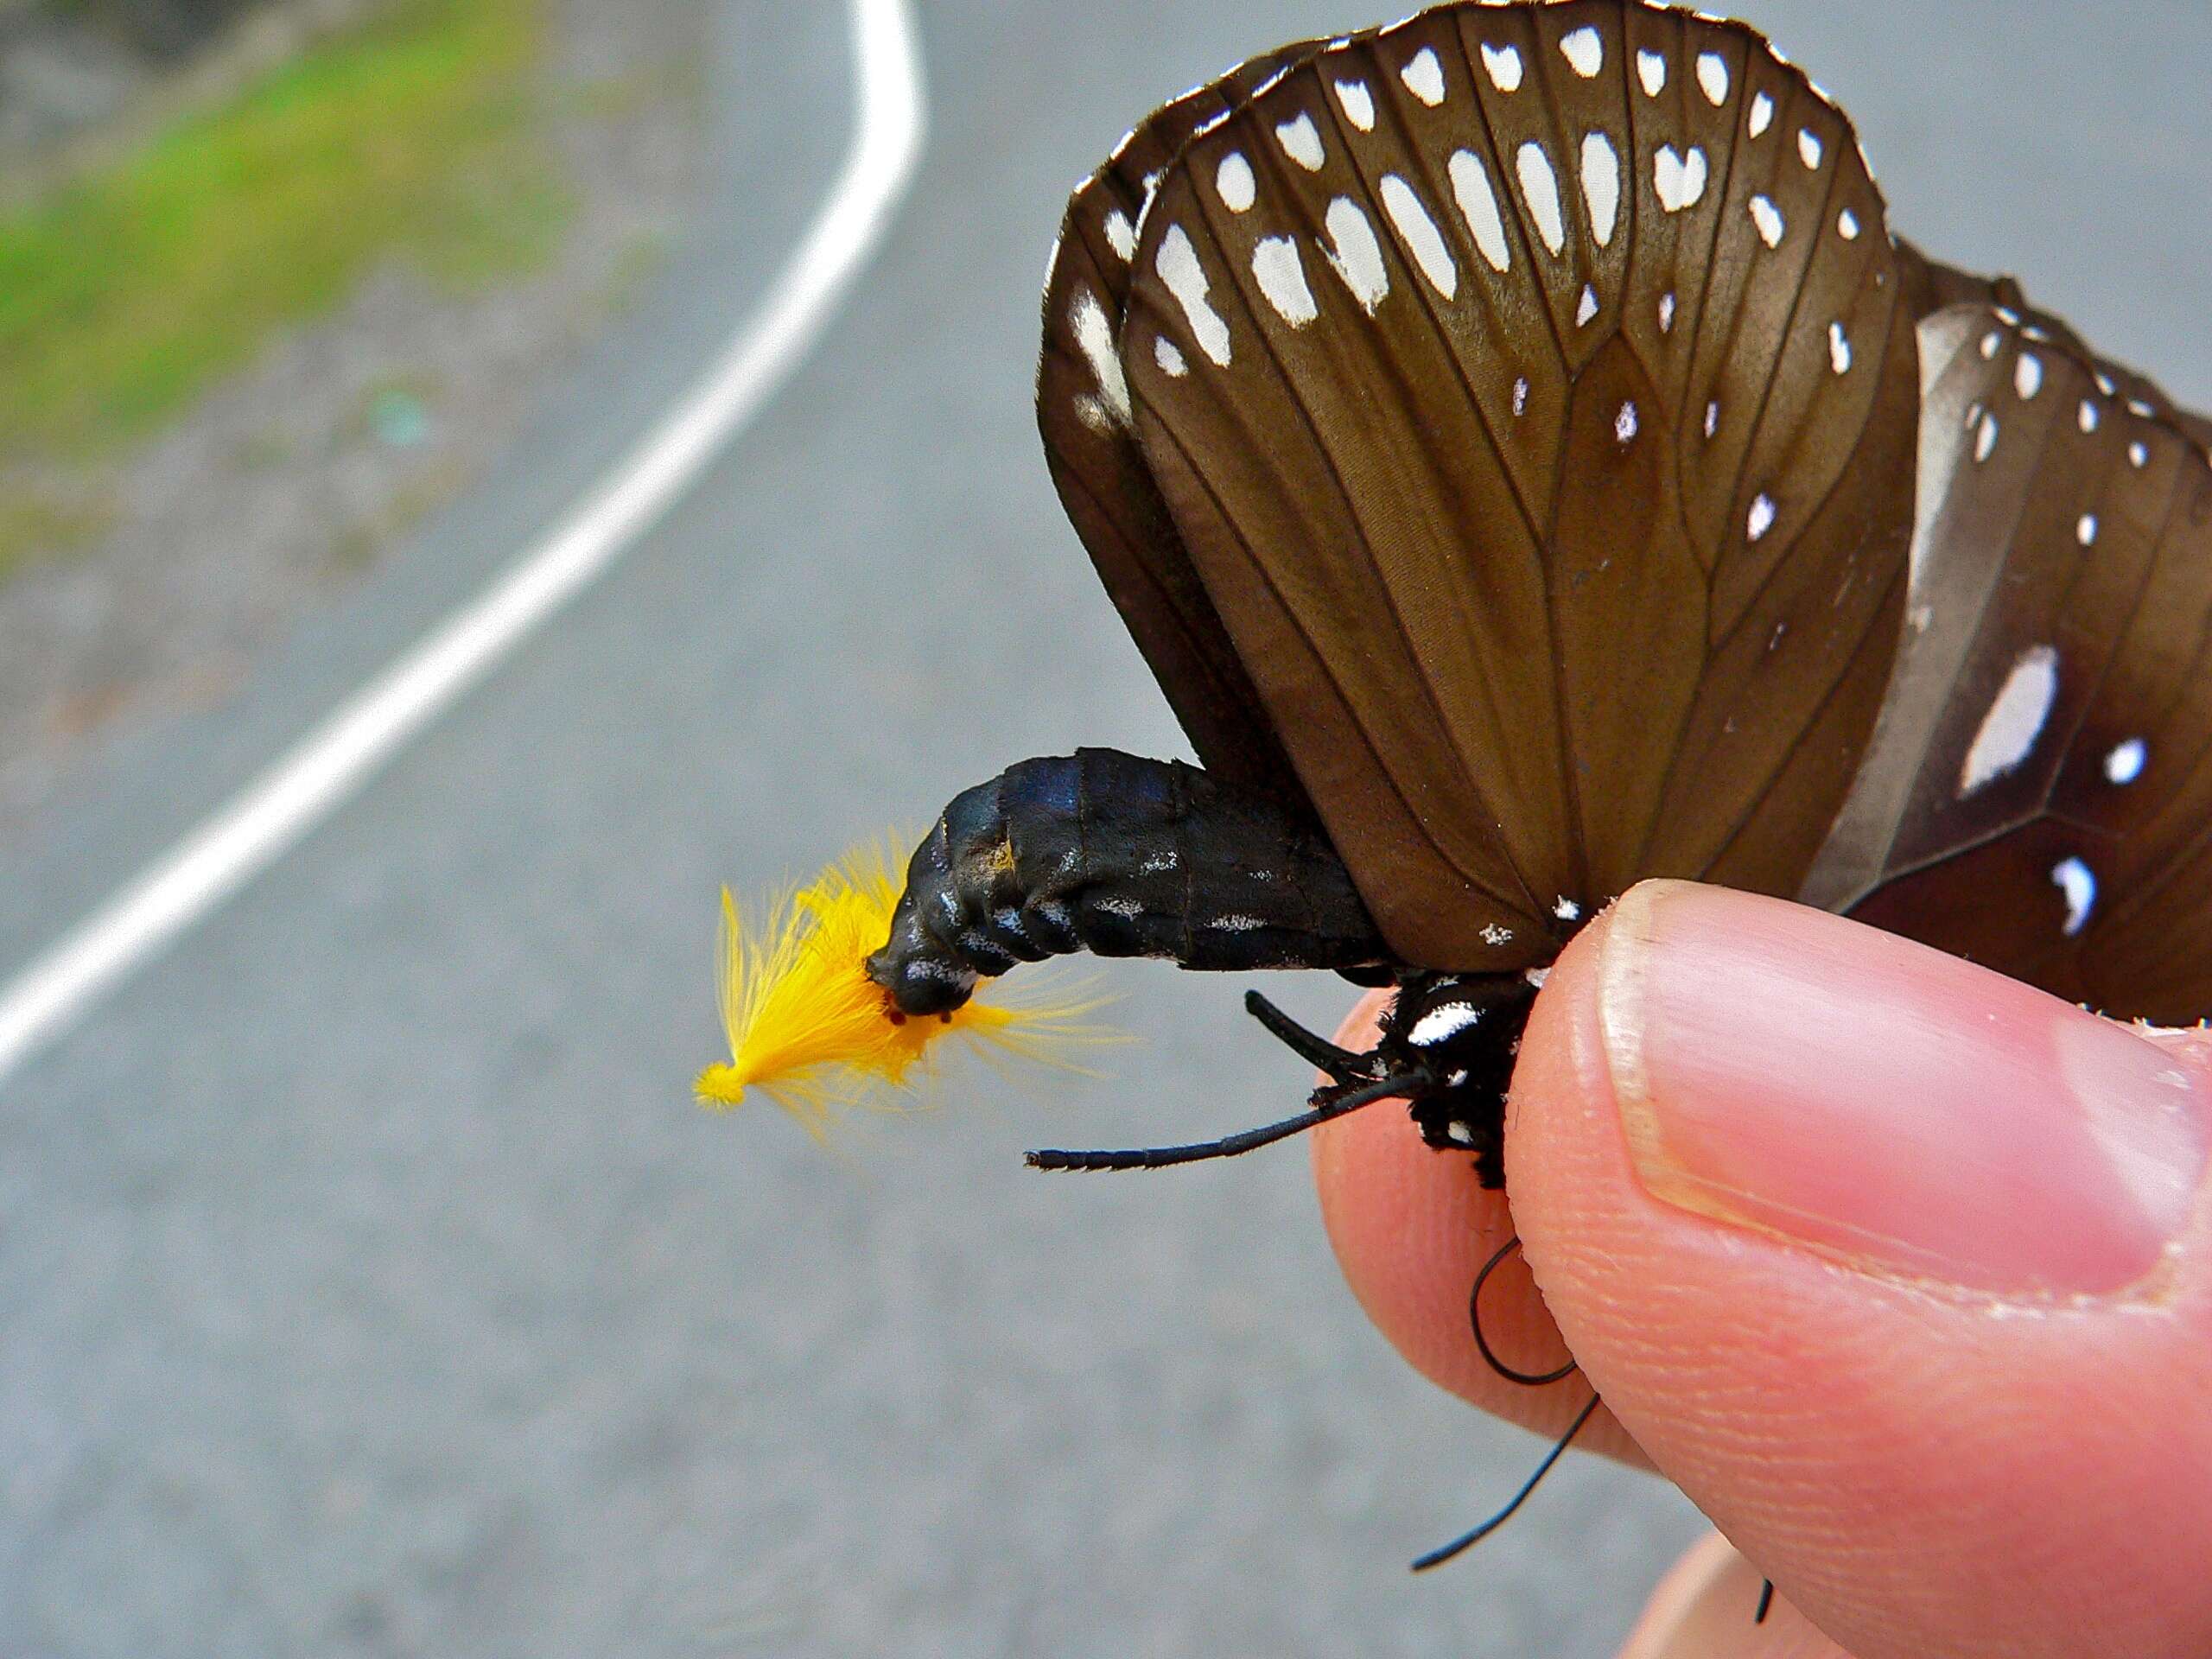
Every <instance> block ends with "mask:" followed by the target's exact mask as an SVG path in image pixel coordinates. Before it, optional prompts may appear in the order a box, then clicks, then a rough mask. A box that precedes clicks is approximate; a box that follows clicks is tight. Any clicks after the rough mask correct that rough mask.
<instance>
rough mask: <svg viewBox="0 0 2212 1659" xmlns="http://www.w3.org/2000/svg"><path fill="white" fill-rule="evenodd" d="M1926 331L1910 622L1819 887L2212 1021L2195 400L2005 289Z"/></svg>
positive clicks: (2074, 980)
mask: <svg viewBox="0 0 2212 1659" xmlns="http://www.w3.org/2000/svg"><path fill="white" fill-rule="evenodd" d="M1921 337H1922V350H1923V354H1924V356H1925V358H1926V359H1927V361H1928V363H1929V390H1928V394H1927V400H1926V405H1925V408H1924V410H1923V428H1922V436H1921V453H1920V461H1919V495H1920V504H1919V515H1920V522H1919V528H1918V532H1917V537H1916V545H1915V548H1914V553H1913V574H1912V580H1911V593H1910V603H1909V609H1908V618H1907V629H1906V635H1905V645H1904V650H1903V652H1901V654H1900V658H1899V661H1898V664H1897V673H1896V678H1895V683H1894V684H1893V686H1892V688H1891V692H1890V696H1889V700H1888V702H1887V704H1886V705H1885V709H1884V712H1883V715H1882V718H1881V722H1880V726H1879V729H1878V733H1877V735H1876V738H1875V740H1874V742H1873V744H1872V747H1871V749H1870V751H1869V753H1868V757H1867V760H1866V766H1865V768H1864V771H1863V772H1862V774H1861V776H1860V779H1859V783H1858V785H1857V786H1856V787H1855V789H1854V791H1853V795H1852V798H1851V799H1850V801H1849V802H1848V804H1847V806H1846V808H1845V810H1844V811H1843V812H1842V814H1841V815H1840V817H1839V819H1838V821H1837V823H1836V826H1835V829H1834V834H1833V836H1831V838H1830V840H1829V843H1828V846H1827V849H1825V850H1824V851H1823V853H1822V855H1821V859H1820V861H1819V862H1818V864H1817V865H1816V866H1815V868H1814V870H1813V872H1812V874H1811V876H1810V877H1809V879H1808V883H1807V886H1806V888H1805V891H1804V896H1805V897H1806V898H1807V899H1808V900H1810V901H1812V902H1815V903H1821V904H1826V905H1829V906H1835V907H1838V908H1844V909H1848V910H1849V911H1850V912H1851V913H1853V915H1856V916H1859V917H1860V918H1863V919H1866V920H1869V921H1872V922H1875V923H1877V924H1878V925H1881V926H1884V927H1886V928H1889V929H1891V930H1892V931H1897V932H1901V933H1905V934H1908V935H1910V936H1911V937H1914V938H1922V939H1924V940H1926V941H1928V942H1929V943H1931V944H1939V945H1942V947H1944V948H1945V949H1948V950H1954V951H1956V952H1959V953H1960V954H1962V955H1966V956H1969V957H1974V958H1976V959H1977V960H1980V961H1982V962H1985V963H1988V964H1989V965H1991V966H1993V967H1995V968H1999V969H2002V970H2003V971H2005V972H2006V973H2009V974H2012V975H2014V976H2018V977H2020V978H2024V979H2027V980H2029V981H2031V982H2034V983H2037V984H2040V985H2043V986H2044V987H2045V988H2049V989H2051V990H2053V991H2056V992H2058V993H2059V994H2061V995H2066V996H2069V997H2073V998H2077V999H2080V1000H2083V1001H2091V1002H2094V1003H2095V1004H2096V1005H2097V1006H2099V1007H2105V1008H2107V1009H2109V1010H2110V1011H2112V1012H2113V1013H2117V1014H2135V1015H2142V1016H2145V1017H2150V1018H2155V1019H2159V1020H2195V1019H2197V1018H2201V1017H2202V1016H2203V1015H2204V1014H2207V1013H2208V1012H2212V956H2208V954H2207V952H2206V951H2205V950H2204V949H2203V948H2202V947H2203V941H2204V940H2205V938H2206V937H2207V934H2208V932H2212V916H2207V915H2206V914H2205V913H2204V911H2205V906H2206V902H2207V901H2206V899H2205V898H2204V896H2203V895H2205V894H2207V893H2212V851H2208V838H2207V829H2208V826H2212V466H2208V465H2207V455H2206V451H2205V449H2204V448H2203V446H2202V443H2201V442H2199V441H2198V440H2197V438H2196V436H2195V435H2193V432H2192V431H2191V429H2190V428H2191V426H2192V425H2193V424H2195V423H2194V421H2193V417H2188V416H2182V415H2180V414H2179V413H2178V412H2177V411H2176V410H2174V409H2173V406H2172V405H2171V403H2170V402H2168V400H2167V399H2166V398H2165V397H2164V396H2163V394H2160V393H2158V391H2157V390H2156V389H2155V388H2153V387H2151V386H2149V385H2147V383H2145V382H2144V381H2142V380H2141V379H2140V378H2139V377H2135V376H2131V375H2128V374H2126V372H2124V371H2120V370H2118V369H2116V368H2115V367H2113V365H2108V364H2105V363H2102V362H2100V361H2098V360H2096V359H2094V358H2092V357H2090V356H2088V354H2087V353H2086V352H2085V351H2084V350H2083V349H2082V347H2081V346H2080V344H2079V342H2078V341H2077V340H2075V339H2074V337H2073V336H2072V335H2071V334H2065V333H2063V332H2062V331H2060V330H2059V329H2057V328H2056V327H2052V326H2050V325H2049V324H2048V323H2046V322H2044V321H2038V320H2036V319H2034V318H2033V317H2032V316H2031V315H2024V314H2022V313H2020V312H2018V311H2015V310H2012V309H2010V308H2001V307H1993V306H1992V305H1990V304H1989V303H1987V302H1966V303H1961V304H1959V305H1956V306H1953V307H1951V308H1947V309H1944V310H1942V311H1941V312H1939V313H1937V314H1936V315H1933V316H1931V317H1930V318H1929V319H1928V320H1927V321H1925V322H1924V323H1923V325H1922V329H1921ZM2000 895H2001V897H2000Z"/></svg>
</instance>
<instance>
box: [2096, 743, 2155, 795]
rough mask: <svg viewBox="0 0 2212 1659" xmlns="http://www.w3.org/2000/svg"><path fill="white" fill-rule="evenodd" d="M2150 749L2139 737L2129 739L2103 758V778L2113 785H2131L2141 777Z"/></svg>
mask: <svg viewBox="0 0 2212 1659" xmlns="http://www.w3.org/2000/svg"><path fill="white" fill-rule="evenodd" d="M2150 753H2151V751H2150V748H2149V747H2148V746H2147V745H2145V742H2144V741H2143V740H2142V739H2141V738H2139V737H2131V738H2129V739H2128V740H2127V741H2126V742H2125V743H2122V744H2121V745H2120V746H2119V747H2117V748H2115V749H2114V750H2113V752H2112V753H2110V754H2108V755H2107V756H2105V776H2106V777H2107V779H2110V780H2111V781H2112V782H2113V783H2115V784H2132V783H2133V782H2134V781H2135V780H2136V779H2138V778H2140V777H2141V776H2142V775H2143V762H2144V761H2145V760H2147V759H2148V758H2149V756H2150Z"/></svg>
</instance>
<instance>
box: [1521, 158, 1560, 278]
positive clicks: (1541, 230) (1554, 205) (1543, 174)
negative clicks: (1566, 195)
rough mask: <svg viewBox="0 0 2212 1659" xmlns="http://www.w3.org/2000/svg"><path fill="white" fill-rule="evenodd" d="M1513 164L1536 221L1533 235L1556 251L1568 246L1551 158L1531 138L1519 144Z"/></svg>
mask: <svg viewBox="0 0 2212 1659" xmlns="http://www.w3.org/2000/svg"><path fill="white" fill-rule="evenodd" d="M1516 168H1517V169H1518V171H1519V173H1520V175H1521V200H1522V201H1524V202H1526V203H1527V204H1528V205H1529V217H1530V218H1531V219H1535V221H1536V234H1537V235H1538V236H1540V237H1541V238H1543V239H1544V245H1545V246H1546V247H1548V248H1549V249H1550V250H1551V251H1553V252H1554V254H1556V253H1558V252H1560V251H1561V250H1562V249H1564V248H1565V247H1566V246H1567V221H1566V220H1565V219H1563V218H1561V217H1560V208H1559V178H1558V175H1555V174H1554V173H1553V171H1552V162H1551V157H1550V156H1547V155H1545V154H1544V147H1543V146H1542V145H1541V144H1540V143H1537V142H1536V141H1535V139H1533V138H1531V139H1530V140H1529V142H1528V143H1525V144H1523V145H1522V146H1521V154H1520V156H1518V157H1517V158H1516Z"/></svg>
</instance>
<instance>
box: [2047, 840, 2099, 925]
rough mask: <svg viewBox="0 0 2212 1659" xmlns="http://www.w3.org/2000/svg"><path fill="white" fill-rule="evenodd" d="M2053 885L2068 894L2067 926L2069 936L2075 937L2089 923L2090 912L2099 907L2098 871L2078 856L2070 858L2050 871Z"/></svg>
mask: <svg viewBox="0 0 2212 1659" xmlns="http://www.w3.org/2000/svg"><path fill="white" fill-rule="evenodd" d="M2050 880H2051V885H2052V886H2053V887H2056V888H2057V889H2058V890H2059V891H2060V892H2061V893H2064V894H2065V895H2066V927H2065V933H2066V937H2067V938H2069V939H2070V938H2074V937H2075V935H2077V934H2079V933H2080V932H2081V931H2082V929H2083V928H2085V927H2087V926H2088V925H2089V914H2090V912H2092V911H2094V910H2095V909H2096V907H2097V873H2096V872H2095V871H2094V870H2093V869H2091V868H2089V867H2088V865H2087V864H2084V863H2083V862H2082V861H2081V860H2080V859H2078V858H2069V859H2068V860H2066V861H2065V862H2063V863H2062V864H2060V865H2058V866H2056V868H2054V869H2052V871H2051V873H2050Z"/></svg>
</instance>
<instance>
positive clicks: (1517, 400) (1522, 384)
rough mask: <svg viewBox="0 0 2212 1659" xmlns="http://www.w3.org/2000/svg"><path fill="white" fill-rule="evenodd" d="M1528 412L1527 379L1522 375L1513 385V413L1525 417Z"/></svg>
mask: <svg viewBox="0 0 2212 1659" xmlns="http://www.w3.org/2000/svg"><path fill="white" fill-rule="evenodd" d="M1528 410H1529V377H1528V376H1527V375H1525V374H1524V375H1522V377H1521V378H1519V379H1518V380H1516V381H1515V382H1514V383H1513V412H1514V413H1515V414H1516V415H1525V414H1526V413H1528Z"/></svg>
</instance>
